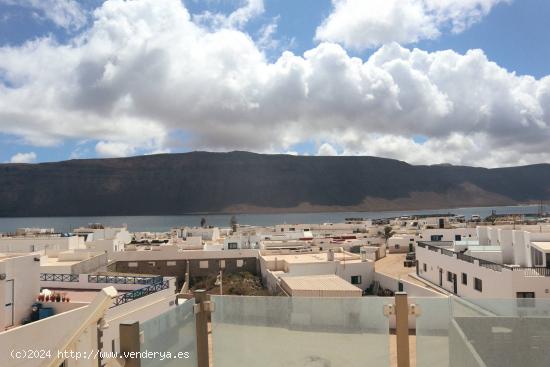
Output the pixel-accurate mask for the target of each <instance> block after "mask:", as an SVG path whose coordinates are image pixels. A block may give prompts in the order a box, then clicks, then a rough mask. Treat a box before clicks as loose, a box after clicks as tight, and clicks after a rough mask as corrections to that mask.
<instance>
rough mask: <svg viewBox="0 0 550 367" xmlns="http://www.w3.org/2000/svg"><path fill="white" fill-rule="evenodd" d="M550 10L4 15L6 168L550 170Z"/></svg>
mask: <svg viewBox="0 0 550 367" xmlns="http://www.w3.org/2000/svg"><path fill="white" fill-rule="evenodd" d="M549 17H550V2H549V1H547V0H300V1H291V0H202V1H199V0H184V1H181V0H127V1H125V0H107V1H104V0H80V1H76V0H0V162H6V163H39V162H50V161H60V160H67V159H83V158H109V157H125V156H134V155H144V154H158V153H178V152H189V151H195V150H207V151H232V150H247V151H253V152H258V153H271V154H274V153H283V154H300V155H322V156H329V155H331V156H332V155H362V156H363V155H365V156H378V157H386V158H393V159H399V160H402V161H405V162H408V163H411V164H443V163H445V164H454V165H472V166H482V167H503V166H516V165H525V164H536V163H546V162H549V161H550V144H548V142H549V141H550V77H549V76H548V75H549V74H550V70H549V68H550V32H549V29H548V28H549V27H550V26H549V25H548V22H547V19H548V18H549Z"/></svg>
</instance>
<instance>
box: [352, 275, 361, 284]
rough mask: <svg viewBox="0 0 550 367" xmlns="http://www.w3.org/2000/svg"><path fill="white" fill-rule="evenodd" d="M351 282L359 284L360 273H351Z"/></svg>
mask: <svg viewBox="0 0 550 367" xmlns="http://www.w3.org/2000/svg"><path fill="white" fill-rule="evenodd" d="M351 284H361V275H352V276H351Z"/></svg>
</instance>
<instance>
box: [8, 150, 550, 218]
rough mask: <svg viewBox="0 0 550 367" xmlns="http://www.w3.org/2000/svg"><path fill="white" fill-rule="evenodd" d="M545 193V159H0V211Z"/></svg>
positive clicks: (548, 178) (337, 206) (331, 203)
mask: <svg viewBox="0 0 550 367" xmlns="http://www.w3.org/2000/svg"><path fill="white" fill-rule="evenodd" d="M548 199H550V165H548V164H541V165H532V166H524V167H511V168H499V169H485V168H473V167H459V166H413V165H409V164H407V163H404V162H400V161H396V160H391V159H383V158H374V157H304V156H289V155H262V154H253V153H246V152H231V153H206V152H193V153H185V154H163V155H153V156H141V157H133V158H119V159H93V160H72V161H64V162H56V163H42V164H1V165H0V216H73V215H82V216H90V215H162V214H184V213H197V212H227V211H235V212H259V211H261V212H269V211H310V210H311V211H316V210H386V209H388V210H391V209H427V208H444V207H453V206H480V205H507V204H517V203H526V202H529V201H538V200H548Z"/></svg>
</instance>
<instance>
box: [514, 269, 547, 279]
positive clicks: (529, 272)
mask: <svg viewBox="0 0 550 367" xmlns="http://www.w3.org/2000/svg"><path fill="white" fill-rule="evenodd" d="M510 269H511V270H512V271H523V273H524V275H525V276H526V277H550V268H542V267H510Z"/></svg>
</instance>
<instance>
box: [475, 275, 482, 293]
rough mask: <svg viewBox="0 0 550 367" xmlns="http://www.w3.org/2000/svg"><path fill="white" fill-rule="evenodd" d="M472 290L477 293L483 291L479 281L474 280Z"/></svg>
mask: <svg viewBox="0 0 550 367" xmlns="http://www.w3.org/2000/svg"><path fill="white" fill-rule="evenodd" d="M474 289H475V290H476V291H479V292H481V291H482V290H483V283H482V282H481V279H478V278H474Z"/></svg>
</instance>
